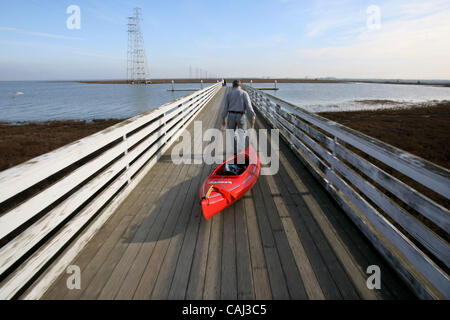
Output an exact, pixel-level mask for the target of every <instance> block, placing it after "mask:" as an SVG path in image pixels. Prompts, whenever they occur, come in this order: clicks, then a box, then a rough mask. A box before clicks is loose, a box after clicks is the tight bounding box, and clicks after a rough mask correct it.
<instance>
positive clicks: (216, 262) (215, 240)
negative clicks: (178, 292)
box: [203, 214, 223, 300]
mask: <svg viewBox="0 0 450 320" xmlns="http://www.w3.org/2000/svg"><path fill="white" fill-rule="evenodd" d="M211 220H212V226H211V235H210V240H209V250H208V261H207V265H206V274H205V285H204V291H203V299H206V300H211V299H220V293H221V288H220V285H221V280H220V279H221V276H222V252H221V251H222V250H221V248H222V232H223V215H222V214H219V215H216V216H214V217H213V218H212V219H211Z"/></svg>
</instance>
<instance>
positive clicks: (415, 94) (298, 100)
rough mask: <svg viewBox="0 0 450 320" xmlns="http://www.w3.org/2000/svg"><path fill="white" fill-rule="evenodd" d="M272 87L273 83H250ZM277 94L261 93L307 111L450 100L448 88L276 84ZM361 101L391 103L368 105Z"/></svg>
mask: <svg viewBox="0 0 450 320" xmlns="http://www.w3.org/2000/svg"><path fill="white" fill-rule="evenodd" d="M253 87H255V88H265V87H266V88H267V87H268V88H273V87H274V84H273V83H254V84H253ZM277 87H278V88H279V90H278V91H265V92H267V93H269V94H272V95H274V96H276V97H279V98H281V99H283V100H286V101H289V102H292V103H294V104H296V105H298V106H300V107H303V108H305V109H307V110H309V111H311V112H321V111H345V110H368V109H379V108H392V107H398V106H408V105H411V104H414V103H417V102H431V101H433V100H450V88H449V87H434V86H423V85H400V84H378V83H377V84H373V83H319V84H317V83H278V84H277ZM361 100H391V101H392V102H393V103H382V102H380V103H373V102H371V103H368V102H367V101H361Z"/></svg>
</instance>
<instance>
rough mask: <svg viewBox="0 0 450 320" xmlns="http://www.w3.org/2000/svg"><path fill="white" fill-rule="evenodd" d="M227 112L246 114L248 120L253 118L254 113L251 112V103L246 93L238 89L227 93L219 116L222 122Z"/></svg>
mask: <svg viewBox="0 0 450 320" xmlns="http://www.w3.org/2000/svg"><path fill="white" fill-rule="evenodd" d="M229 111H235V112H247V115H248V118H249V119H253V118H254V117H255V112H254V111H253V107H252V102H251V101H250V97H249V95H248V93H247V92H245V91H244V90H242V89H240V88H234V89H232V90H231V91H229V92H228V93H227V95H226V97H225V105H224V106H223V109H222V112H221V114H220V117H221V119H222V120H225V117H226V116H227V114H228V112H229Z"/></svg>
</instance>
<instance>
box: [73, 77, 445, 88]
mask: <svg viewBox="0 0 450 320" xmlns="http://www.w3.org/2000/svg"><path fill="white" fill-rule="evenodd" d="M239 79H240V80H241V81H242V82H244V83H250V81H252V82H253V83H274V82H275V81H277V83H375V84H377V83H378V84H403V85H426V86H438V87H450V82H449V81H445V80H443V81H442V82H439V81H438V80H364V79H362V80H357V79H348V80H347V79H283V78H278V79H277V78H273V79H261V78H239ZM172 80H173V81H174V83H200V82H201V81H203V83H216V82H217V79H191V78H182V79H151V80H148V81H149V82H150V84H151V83H154V84H166V83H168V84H170V83H172ZM220 80H221V79H220ZM225 80H226V81H227V83H229V84H231V82H232V81H233V80H234V78H225ZM71 82H72V81H71ZM73 82H78V83H92V84H127V83H129V82H128V81H127V80H78V81H73Z"/></svg>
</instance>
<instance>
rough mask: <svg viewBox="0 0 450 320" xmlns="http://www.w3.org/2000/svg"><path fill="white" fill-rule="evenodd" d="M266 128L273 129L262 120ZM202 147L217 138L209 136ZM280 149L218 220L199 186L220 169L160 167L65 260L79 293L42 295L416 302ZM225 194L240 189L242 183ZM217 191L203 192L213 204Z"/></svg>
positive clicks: (208, 109) (211, 109)
mask: <svg viewBox="0 0 450 320" xmlns="http://www.w3.org/2000/svg"><path fill="white" fill-rule="evenodd" d="M227 90H230V89H229V88H226V87H225V88H221V89H220V91H219V92H218V93H217V94H216V95H215V96H214V97H213V98H212V100H211V101H210V102H209V103H208V105H206V106H205V107H204V109H203V110H202V111H201V112H200V113H199V114H198V115H197V117H196V119H195V120H200V121H202V124H203V125H202V128H203V129H202V130H207V129H208V128H213V127H215V128H219V127H220V123H221V119H219V113H220V109H221V107H222V106H223V101H224V97H225V94H226V91H227ZM193 127H194V126H193V123H191V124H190V125H189V126H188V127H187V130H188V131H189V132H190V133H191V135H192V133H193ZM256 128H257V129H258V128H269V125H268V124H267V123H266V122H265V121H264V120H262V117H260V115H257V121H256ZM269 133H270V130H269ZM192 136H193V135H192ZM194 144H196V145H197V146H199V145H202V146H203V147H204V146H206V145H207V142H205V141H202V139H201V137H200V138H194ZM279 149H280V151H279V158H280V166H279V171H278V173H277V174H275V175H272V176H264V175H260V176H259V178H258V179H257V181H256V183H255V184H254V186H253V188H252V189H251V190H250V191H248V192H247V193H246V194H245V195H244V196H243V197H242V198H240V199H239V200H237V201H235V202H234V203H233V204H232V205H230V206H228V207H226V208H225V209H224V210H223V211H222V212H220V214H217V215H215V216H214V217H213V218H211V219H210V220H207V219H205V218H204V217H203V215H202V205H201V203H200V201H199V190H203V189H202V183H203V182H204V181H205V179H206V178H207V177H208V176H209V175H210V174H211V172H212V171H213V170H214V169H215V167H216V166H217V165H208V164H205V163H202V164H184V163H182V164H179V165H175V164H174V163H173V162H171V161H161V160H160V161H158V162H157V163H156V164H155V165H154V166H153V167H152V168H151V170H150V171H149V172H148V173H147V174H146V175H145V177H144V178H143V179H142V180H141V181H140V182H139V183H138V184H137V186H136V187H135V189H134V190H133V191H132V192H131V193H130V195H129V196H128V197H127V198H126V199H125V200H124V201H123V202H122V203H121V205H120V206H119V207H118V208H117V209H116V210H115V212H114V213H113V214H112V216H111V217H110V218H109V220H107V221H106V222H105V223H104V225H103V226H102V227H101V228H100V229H99V231H98V232H97V233H96V234H94V235H93V236H92V238H91V239H90V240H89V241H88V242H87V243H86V245H85V247H84V248H83V249H82V250H81V252H80V253H79V254H78V255H77V257H76V258H75V259H73V260H71V261H67V264H68V265H76V266H78V267H79V268H80V271H81V275H82V283H81V289H79V290H70V289H68V288H67V285H66V282H67V277H68V274H67V273H66V272H61V274H59V275H58V278H57V279H56V281H55V282H54V283H53V284H52V285H51V286H50V287H49V289H48V290H47V291H46V292H45V294H44V295H43V296H42V299H368V298H373V299H409V298H413V294H412V292H411V291H410V290H409V289H408V288H407V287H406V285H405V284H404V283H403V281H402V280H401V279H400V278H399V277H398V276H397V274H396V273H395V272H394V271H393V270H392V269H391V267H390V266H389V265H388V263H387V262H386V261H385V260H384V259H383V258H382V257H381V256H380V255H379V254H378V253H377V251H376V250H375V249H374V248H373V247H372V245H371V243H370V242H369V241H368V240H367V239H366V238H365V237H364V235H363V234H362V233H361V232H360V231H359V230H358V229H357V227H356V226H355V225H354V224H353V223H352V221H351V220H350V219H349V218H348V217H347V215H346V214H345V213H344V212H343V211H342V209H341V208H340V207H339V205H338V204H337V203H336V202H335V201H334V200H333V199H332V198H331V197H330V196H329V195H328V194H327V192H326V190H325V189H324V188H323V187H322V186H321V185H320V184H319V183H318V182H317V180H316V179H315V178H314V176H313V175H312V174H311V173H310V172H309V171H308V170H307V169H306V167H305V166H304V165H303V164H302V162H300V161H299V160H298V158H296V155H295V154H294V153H293V152H292V151H291V149H290V147H289V146H288V145H286V144H285V142H284V141H280V144H279ZM171 150H172V148H169V149H168V150H167V151H166V152H165V153H164V155H163V156H162V159H170V154H171ZM194 150H195V149H194ZM255 170H256V169H255ZM243 180H245V179H243ZM211 187H212V186H211ZM218 187H219V188H223V189H225V190H227V191H228V192H233V190H232V189H231V188H230V187H235V186H234V185H230V184H224V185H223V186H218ZM213 189H214V188H213ZM209 190H210V188H209V187H208V188H206V190H204V191H201V192H204V195H205V196H208V198H209V199H214V198H213V197H214V193H215V191H214V190H211V192H210V191H209ZM216 197H217V196H216ZM369 265H378V266H379V267H380V269H381V270H382V278H381V279H382V285H381V289H380V290H375V291H373V292H372V293H368V292H367V291H365V290H363V289H361V283H363V285H365V283H366V278H367V274H366V273H365V271H366V268H367V266H369Z"/></svg>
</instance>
